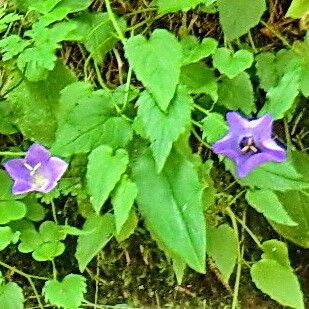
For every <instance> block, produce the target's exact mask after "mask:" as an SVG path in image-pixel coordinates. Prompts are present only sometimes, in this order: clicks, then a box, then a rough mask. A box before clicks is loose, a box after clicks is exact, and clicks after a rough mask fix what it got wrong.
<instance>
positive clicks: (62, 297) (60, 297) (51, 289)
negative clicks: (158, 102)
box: [43, 274, 86, 309]
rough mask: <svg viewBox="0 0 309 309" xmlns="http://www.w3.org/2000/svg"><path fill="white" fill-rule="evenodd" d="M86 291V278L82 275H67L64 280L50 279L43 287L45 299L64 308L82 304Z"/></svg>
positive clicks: (72, 307) (75, 308) (74, 307)
mask: <svg viewBox="0 0 309 309" xmlns="http://www.w3.org/2000/svg"><path fill="white" fill-rule="evenodd" d="M85 292H86V279H85V278H84V277H83V276H81V275H74V274H70V275H67V276H66V277H65V278H64V279H63V280H62V282H59V281H57V280H48V281H47V282H46V283H45V285H44V287H43V294H44V295H45V299H46V300H47V301H49V302H50V303H51V304H52V305H55V306H58V307H63V308H64V309H77V308H78V307H79V306H81V304H82V301H83V300H84V294H85Z"/></svg>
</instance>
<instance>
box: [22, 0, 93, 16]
mask: <svg viewBox="0 0 309 309" xmlns="http://www.w3.org/2000/svg"><path fill="white" fill-rule="evenodd" d="M27 1H29V0H27ZM30 1H33V0H30ZM90 4H91V0H62V1H61V2H60V3H58V4H57V5H56V7H55V9H59V8H69V9H70V10H69V12H71V13H74V12H79V11H83V10H85V9H87V8H88V6H89V5H90Z"/></svg>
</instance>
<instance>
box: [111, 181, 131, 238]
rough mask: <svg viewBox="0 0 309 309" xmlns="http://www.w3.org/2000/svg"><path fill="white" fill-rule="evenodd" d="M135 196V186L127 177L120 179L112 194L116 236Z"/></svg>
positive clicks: (126, 217) (128, 213) (125, 219)
mask: <svg viewBox="0 0 309 309" xmlns="http://www.w3.org/2000/svg"><path fill="white" fill-rule="evenodd" d="M136 196H137V187H136V184H135V183H134V182H132V181H131V180H130V179H128V177H126V176H124V177H122V179H121V181H120V182H119V184H118V185H117V187H116V189H115V191H114V192H113V194H112V204H113V208H114V216H115V222H116V231H117V234H119V233H120V232H121V229H122V226H123V225H124V224H125V222H126V221H127V219H128V217H129V215H130V211H131V208H132V206H133V203H134V200H135V199H136Z"/></svg>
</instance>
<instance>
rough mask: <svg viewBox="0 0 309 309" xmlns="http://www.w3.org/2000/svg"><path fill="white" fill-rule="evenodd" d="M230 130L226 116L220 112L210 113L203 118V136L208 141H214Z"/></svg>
mask: <svg viewBox="0 0 309 309" xmlns="http://www.w3.org/2000/svg"><path fill="white" fill-rule="evenodd" d="M227 131H228V126H227V124H226V121H225V120H224V117H223V116H222V115H221V114H218V113H209V114H208V115H207V116H206V117H205V118H204V119H203V138H206V140H207V142H208V143H211V144H212V143H214V142H216V141H217V140H219V139H220V138H222V137H223V136H224V135H225V134H226V133H227Z"/></svg>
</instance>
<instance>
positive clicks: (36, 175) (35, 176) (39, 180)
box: [24, 162, 48, 189]
mask: <svg viewBox="0 0 309 309" xmlns="http://www.w3.org/2000/svg"><path fill="white" fill-rule="evenodd" d="M41 165H42V163H41V162H39V163H37V164H36V165H35V166H34V167H32V166H31V165H30V164H28V163H27V162H25V163H24V166H25V167H26V169H27V170H28V171H29V172H30V176H31V183H32V185H33V186H34V187H35V188H36V189H40V188H43V187H45V186H47V185H48V179H47V178H46V177H45V176H44V175H43V174H41V173H40V172H39V171H40V167H41Z"/></svg>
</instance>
